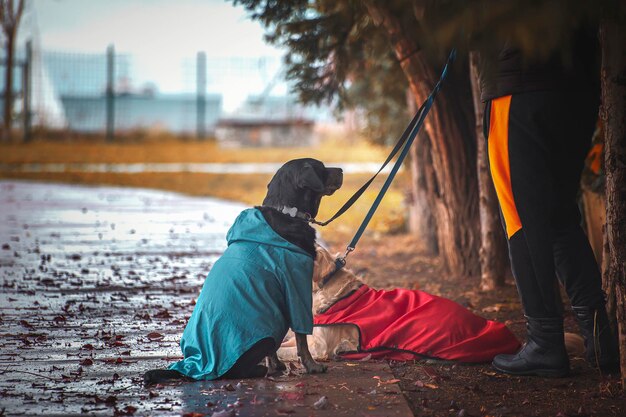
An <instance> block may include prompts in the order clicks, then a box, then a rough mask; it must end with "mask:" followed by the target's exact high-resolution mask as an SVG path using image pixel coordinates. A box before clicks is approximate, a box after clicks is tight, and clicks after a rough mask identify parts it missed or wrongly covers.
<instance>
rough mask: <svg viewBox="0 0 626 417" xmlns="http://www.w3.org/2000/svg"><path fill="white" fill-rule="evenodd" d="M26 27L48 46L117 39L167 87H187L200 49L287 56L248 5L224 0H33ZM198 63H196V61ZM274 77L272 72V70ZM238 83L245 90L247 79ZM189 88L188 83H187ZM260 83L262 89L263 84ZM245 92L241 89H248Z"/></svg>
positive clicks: (94, 48)
mask: <svg viewBox="0 0 626 417" xmlns="http://www.w3.org/2000/svg"><path fill="white" fill-rule="evenodd" d="M30 1H31V2H32V4H31V15H32V16H30V17H27V16H25V19H26V20H29V19H30V21H28V22H25V26H31V27H34V28H35V29H36V30H38V32H39V35H38V38H39V42H40V44H41V46H42V48H43V49H46V50H59V51H75V52H98V53H101V52H103V51H105V50H106V48H107V46H108V45H110V44H114V45H115V48H116V52H120V53H130V54H132V55H133V56H134V57H135V63H136V65H138V66H139V71H140V72H141V75H140V76H141V77H142V78H143V79H141V80H137V81H138V82H154V83H156V84H157V85H158V87H159V89H160V90H161V91H164V92H170V91H171V92H175V91H177V90H181V89H182V88H183V87H184V86H183V84H184V82H183V80H182V78H183V75H181V71H182V66H183V64H184V63H185V62H186V63H187V66H188V67H189V66H192V65H193V58H194V57H195V56H196V53H197V52H198V51H204V52H206V54H207V57H208V58H209V59H211V58H212V57H258V56H275V57H278V56H280V55H281V52H280V51H279V50H278V49H276V48H274V47H272V46H269V45H267V44H266V43H265V42H264V40H263V28H262V27H261V25H260V24H259V23H257V22H253V21H251V20H250V19H248V18H247V17H246V12H245V11H244V10H243V8H242V7H240V6H239V7H234V6H233V5H232V3H231V2H225V1H219V0H30ZM192 68H193V66H192ZM270 76H271V74H270ZM186 77H189V75H186ZM238 82H239V85H238V86H237V85H236V84H237V80H234V82H233V86H232V88H233V89H237V88H239V89H240V90H242V91H243V87H244V85H242V84H245V83H246V80H241V79H239V80H238ZM187 87H188V86H187ZM255 88H257V89H258V86H256V87H255ZM242 91H240V92H239V93H238V94H239V95H241V94H243V93H242Z"/></svg>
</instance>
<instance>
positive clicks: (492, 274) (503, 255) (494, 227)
mask: <svg viewBox="0 0 626 417" xmlns="http://www.w3.org/2000/svg"><path fill="white" fill-rule="evenodd" d="M478 64H479V55H478V52H471V53H470V80H471V82H472V97H473V99H474V100H473V101H474V114H475V116H476V143H477V148H476V150H477V152H476V153H477V156H476V159H477V166H478V209H479V210H478V211H479V215H480V250H479V252H478V257H479V260H480V288H481V290H483V291H488V290H493V289H494V288H496V287H502V286H503V285H504V279H505V276H506V275H505V274H506V271H507V270H508V268H509V257H508V251H507V247H506V239H505V237H504V229H503V228H502V223H501V222H500V213H499V210H498V198H497V196H496V190H495V188H494V186H493V180H492V178H491V173H490V172H489V156H488V154H487V142H486V140H485V137H484V134H483V109H484V106H483V103H482V102H481V101H480V85H479V82H478Z"/></svg>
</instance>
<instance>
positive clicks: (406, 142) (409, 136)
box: [313, 49, 456, 287]
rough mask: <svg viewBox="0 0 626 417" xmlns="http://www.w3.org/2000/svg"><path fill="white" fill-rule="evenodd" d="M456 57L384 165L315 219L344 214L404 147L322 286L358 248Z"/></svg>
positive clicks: (450, 57) (452, 58)
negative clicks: (334, 209) (331, 211)
mask: <svg viewBox="0 0 626 417" xmlns="http://www.w3.org/2000/svg"><path fill="white" fill-rule="evenodd" d="M455 58H456V50H455V49H453V50H452V51H450V55H449V56H448V60H447V61H446V64H445V65H444V67H443V70H442V71H441V76H440V77H439V80H438V81H437V84H435V87H433V90H432V91H431V92H430V95H429V96H428V98H427V99H426V101H424V103H422V105H421V106H420V108H419V109H418V110H417V113H416V114H415V117H413V119H412V120H411V122H410V123H409V125H408V126H407V128H406V130H405V131H404V133H403V134H402V136H401V137H400V139H399V140H398V143H396V146H395V147H394V149H393V150H392V151H391V153H390V154H389V156H388V157H387V159H386V160H385V162H384V163H383V165H382V167H381V168H380V169H379V170H378V172H377V173H376V174H375V175H374V176H373V177H372V178H370V179H369V180H368V181H367V182H366V183H365V184H364V185H363V186H362V187H361V188H360V189H359V190H358V191H357V192H356V193H355V194H354V195H353V196H352V197H351V198H350V199H349V200H348V201H347V202H346V204H344V206H343V207H341V208H340V209H339V211H338V212H337V213H336V214H335V215H334V216H333V217H331V218H330V219H329V220H327V221H326V222H316V221H313V223H316V224H319V225H322V226H325V225H327V224H328V223H330V222H331V221H333V220H334V219H336V218H337V217H339V216H340V215H341V214H343V213H344V212H345V211H346V210H347V209H348V208H349V207H350V206H352V204H354V201H356V199H357V198H358V197H360V196H361V194H363V192H364V191H365V189H366V188H367V187H368V186H369V185H370V184H371V183H372V181H373V180H374V178H376V176H377V175H378V174H379V173H380V172H381V171H382V170H383V168H384V167H385V166H386V165H387V164H388V163H389V161H390V160H391V159H392V158H393V156H394V155H395V154H396V153H397V152H398V150H399V149H400V148H402V152H400V156H398V159H397V160H396V162H395V164H394V165H393V168H392V169H391V172H390V173H389V176H388V177H387V179H386V180H385V183H384V184H383V186H382V188H381V189H380V192H379V193H378V196H376V200H374V203H373V204H372V207H370V209H369V211H368V212H367V214H366V215H365V218H364V219H363V222H362V223H361V226H359V229H358V230H357V231H356V233H355V235H354V237H353V238H352V240H351V241H350V243H349V244H348V246H347V247H346V252H345V253H344V255H343V256H340V257H338V258H337V259H335V271H334V272H331V273H330V274H329V275H327V276H326V277H324V279H323V280H322V282H321V283H320V287H321V286H323V285H324V284H326V282H328V280H329V279H330V278H331V277H332V275H334V273H335V272H337V271H338V270H339V269H341V268H343V267H344V266H345V264H346V257H347V256H348V254H349V253H350V252H352V251H353V250H354V249H355V248H356V245H357V243H358V241H359V239H360V238H361V236H362V235H363V232H365V229H366V228H367V225H368V224H369V222H370V220H371V219H372V217H373V216H374V213H375V212H376V210H377V209H378V206H379V205H380V202H381V200H382V199H383V197H384V196H385V193H386V192H387V190H388V189H389V187H390V186H391V183H392V182H393V179H394V177H395V176H396V174H397V173H398V170H399V169H400V166H401V165H402V162H404V159H405V158H406V156H407V155H408V153H409V148H410V147H411V144H413V141H414V140H415V138H416V137H417V133H418V132H419V130H420V128H421V127H422V124H423V123H424V119H425V118H426V115H427V114H428V112H429V111H430V108H431V107H432V105H433V103H434V101H435V96H436V95H437V93H438V92H439V90H440V89H441V84H442V83H443V80H444V79H445V78H446V74H447V73H448V66H449V65H450V64H452V62H454V59H455Z"/></svg>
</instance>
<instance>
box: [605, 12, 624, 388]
mask: <svg viewBox="0 0 626 417" xmlns="http://www.w3.org/2000/svg"><path fill="white" fill-rule="evenodd" d="M600 34H601V44H602V77H601V78H602V79H601V82H602V109H601V116H602V121H603V125H604V128H605V145H604V146H605V160H604V161H605V171H606V188H605V193H606V235H607V236H606V239H607V244H608V260H607V267H606V269H605V271H604V276H603V281H604V283H605V288H608V289H609V291H610V293H609V297H612V296H614V297H615V311H616V316H617V330H618V334H619V345H620V365H621V369H622V387H623V388H624V389H626V47H625V45H626V25H624V24H620V23H618V22H616V21H615V20H613V19H605V20H604V21H603V22H602V27H601V31H600Z"/></svg>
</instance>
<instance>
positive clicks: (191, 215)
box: [0, 181, 411, 417]
mask: <svg viewBox="0 0 626 417" xmlns="http://www.w3.org/2000/svg"><path fill="white" fill-rule="evenodd" d="M243 208H244V206H242V205H239V204H234V203H225V202H223V201H218V200H212V199H207V198H193V197H185V196H182V195H179V194H173V193H164V192H159V191H149V190H138V189H132V188H112V187H82V186H67V185H58V184H41V183H29V182H7V181H5V182H0V245H1V246H0V286H1V287H2V291H1V293H0V325H1V330H0V347H1V349H0V416H13V415H24V416H35V415H37V416H78V415H97V416H111V415H114V416H124V415H135V416H140V415H141V416H143V415H175V416H180V415H186V416H187V417H190V416H193V417H199V416H202V415H208V416H211V415H213V414H214V413H218V414H216V415H219V416H221V417H224V416H231V415H233V416H234V415H235V414H236V415H238V416H242V417H243V416H274V415H293V416H309V415H316V416H352V415H354V410H358V412H359V413H360V415H368V416H381V415H385V416H388V415H389V416H391V415H392V416H403V417H406V416H410V415H411V411H410V410H409V408H408V407H407V403H406V401H405V399H404V397H403V396H402V394H401V392H400V389H399V387H398V385H397V384H396V383H395V382H394V381H393V376H392V375H391V372H390V369H389V366H388V365H387V364H386V363H385V362H371V363H370V362H368V363H331V364H330V371H329V373H328V374H327V375H323V376H306V375H302V370H301V368H300V367H299V365H295V364H294V365H292V366H291V367H290V372H289V374H288V375H286V376H282V377H279V378H275V379H263V380H255V381H243V382H241V383H239V381H220V382H214V383H212V382H198V383H194V384H182V385H179V386H168V387H159V386H157V387H154V388H152V389H150V390H148V389H145V388H143V387H142V385H141V375H142V374H143V372H144V371H146V370H148V369H154V368H163V367H165V366H167V364H169V363H170V362H171V361H173V360H176V359H178V358H180V349H179V347H178V340H179V338H180V335H181V333H182V330H183V328H184V325H185V323H186V321H187V319H188V317H189V315H190V314H191V311H192V310H193V300H194V298H195V296H196V294H197V293H198V292H199V290H200V287H201V285H202V283H203V282H204V278H205V276H206V274H207V272H208V270H209V269H210V267H211V264H212V263H213V262H214V261H215V260H216V259H217V257H218V256H219V255H220V254H221V253H222V251H223V250H224V248H225V233H226V231H227V230H228V228H229V227H230V225H231V224H232V222H233V220H234V218H235V216H236V215H237V214H238V213H239V212H240V210H241V209H243ZM390 381H391V382H390ZM323 396H326V397H327V400H322V401H321V402H319V403H318V401H320V399H321V398H322V397H323ZM316 403H317V404H318V405H317V406H316V405H315V404H316ZM193 413H197V414H193ZM219 413H222V414H219Z"/></svg>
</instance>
